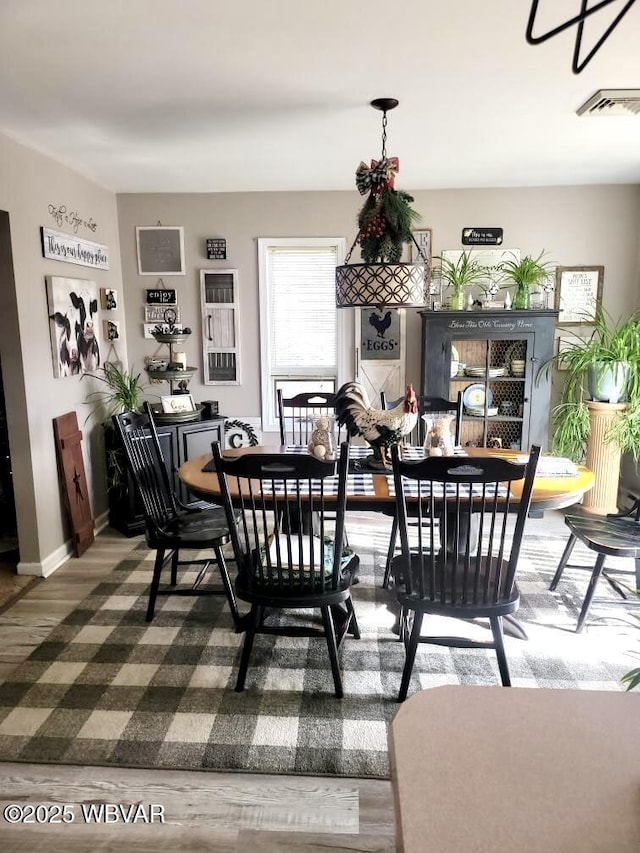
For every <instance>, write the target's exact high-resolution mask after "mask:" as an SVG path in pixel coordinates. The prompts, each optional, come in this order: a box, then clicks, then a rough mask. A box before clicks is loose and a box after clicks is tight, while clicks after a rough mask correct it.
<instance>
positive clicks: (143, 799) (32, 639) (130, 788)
mask: <svg viewBox="0 0 640 853" xmlns="http://www.w3.org/2000/svg"><path fill="white" fill-rule="evenodd" d="M385 523H386V521H385ZM140 541H141V539H139V538H132V539H127V538H125V537H124V536H121V535H120V534H118V533H116V532H115V531H113V530H111V529H107V530H106V531H104V532H102V533H101V534H100V535H99V536H98V537H97V538H96V541H95V543H94V544H93V545H92V546H91V548H89V550H88V551H87V552H86V553H85V554H84V555H83V556H82V557H80V558H78V559H73V560H69V561H68V562H67V563H65V565H64V566H62V567H61V568H60V569H58V570H57V571H56V572H55V573H54V574H53V575H51V576H50V577H49V578H47V580H46V581H43V582H42V583H39V584H37V585H36V586H34V587H33V588H31V589H29V590H28V591H27V593H26V594H25V595H24V597H22V598H21V599H19V600H18V601H17V602H16V603H15V604H14V605H13V606H12V607H11V608H9V609H8V610H6V611H5V612H4V613H2V614H0V682H1V681H2V680H4V679H5V678H6V677H7V676H8V675H9V673H10V672H11V671H12V670H13V669H14V667H16V666H18V665H19V664H20V663H21V662H22V661H23V660H25V659H26V657H27V656H28V655H29V654H30V653H31V651H32V650H33V649H34V648H35V647H36V646H37V645H38V644H39V643H40V642H42V641H43V640H44V639H45V638H46V636H47V634H48V633H49V631H50V630H51V629H52V628H53V627H54V626H55V625H57V624H58V623H59V622H60V621H61V620H62V619H64V618H65V616H67V615H68V614H69V613H70V612H71V611H72V610H73V608H74V607H76V606H77V604H78V603H79V602H80V601H81V600H82V599H83V598H84V597H85V596H86V595H87V594H88V593H89V592H90V591H91V590H92V589H93V587H94V586H95V584H97V583H99V582H100V581H101V580H102V579H103V578H104V577H105V576H106V575H107V574H108V572H109V571H110V570H111V569H112V568H113V566H114V565H115V564H116V563H117V562H118V561H119V560H120V559H122V558H123V557H125V556H126V555H127V554H128V553H129V552H130V551H131V550H132V549H133V548H134V547H135V545H136V544H137V543H138V542H140ZM1 690H2V685H1V683H0V692H1ZM65 803H68V804H69V805H70V806H71V808H70V809H69V810H67V815H68V816H69V817H70V816H71V815H73V818H74V819H73V821H70V822H68V823H54V824H51V823H29V824H10V823H8V822H7V820H6V819H5V817H4V810H5V808H6V807H7V806H9V805H11V804H17V805H19V806H20V807H21V808H22V809H23V814H24V812H25V810H26V811H27V812H28V811H29V809H28V808H27V807H29V806H36V805H39V804H44V805H47V806H53V805H56V806H62V805H63V804H65ZM89 803H95V804H98V805H100V804H102V805H103V814H102V818H103V820H102V822H97V823H96V822H95V821H91V822H89V821H87V820H86V819H85V815H84V812H83V805H84V807H85V808H86V806H87V804H89ZM107 804H114V805H121V806H123V807H124V809H125V814H126V808H127V807H128V806H131V805H132V804H141V805H142V806H143V807H144V808H143V809H138V810H137V811H136V812H135V813H132V814H135V816H136V817H137V819H136V821H135V822H134V823H129V824H127V823H124V822H123V820H122V819H119V820H117V821H116V820H111V822H106V820H107V819H108V817H109V816H111V817H113V816H114V815H115V813H116V810H115V809H111V810H110V809H109V808H108V806H107ZM151 805H157V806H162V807H163V817H164V823H161V822H159V819H158V817H159V814H160V811H159V810H158V809H156V810H154V811H153V813H152V816H153V817H154V818H155V821H154V822H153V823H145V822H144V817H145V816H146V817H147V819H148V818H149V808H150V806H151ZM0 812H2V814H0V839H1V840H0V849H1V850H2V851H3V853H13V851H16V853H17V851H20V853H22V851H33V850H36V849H38V850H39V849H45V848H46V850H47V853H58V851H61V853H62V852H63V853H74V851H86V850H92V851H116V850H118V851H120V850H123V851H124V850H127V851H130V850H132V849H135V850H136V853H147V851H149V853H152V851H153V853H157V851H158V850H164V849H167V850H173V851H200V850H203V851H204V850H207V851H220V853H249V851H258V853H273V852H274V851H276V850H277V851H286V853H316V851H320V850H322V851H326V850H327V849H329V850H332V851H338V853H339V851H359V853H391V851H392V850H394V849H395V840H394V816H393V799H392V792H391V784H390V782H388V781H381V780H366V779H344V778H342V779H334V778H324V777H322V778H310V777H302V776H266V775H265V776H260V775H250V774H241V773H237V774H235V773H215V772H209V771H203V772H201V773H200V772H192V771H162V770H138V769H131V770H129V769H121V770H119V769H114V768H106V767H76V766H63V765H55V766H54V765H40V764H9V763H4V764H0ZM58 813H60V812H59V811H58ZM51 815H52V812H51V810H49V811H48V812H45V811H44V810H40V812H38V813H34V814H33V815H32V817H33V818H34V819H35V818H36V817H41V818H42V817H49V816H51ZM9 816H11V813H9ZM119 817H120V818H122V814H120V815H119ZM67 819H69V818H67Z"/></svg>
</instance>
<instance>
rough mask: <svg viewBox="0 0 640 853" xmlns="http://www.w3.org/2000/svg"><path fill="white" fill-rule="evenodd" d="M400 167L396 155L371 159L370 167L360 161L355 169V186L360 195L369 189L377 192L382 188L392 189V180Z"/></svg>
mask: <svg viewBox="0 0 640 853" xmlns="http://www.w3.org/2000/svg"><path fill="white" fill-rule="evenodd" d="M399 169H400V161H399V160H398V158H397V157H385V158H384V159H383V160H372V161H371V167H369V166H367V164H366V163H364V162H361V163H360V165H359V166H358V168H357V169H356V187H357V188H358V192H359V193H360V195H364V194H365V193H367V192H369V191H371V192H372V193H379V192H380V191H381V190H383V189H393V181H394V178H395V176H396V175H397V174H398V171H399Z"/></svg>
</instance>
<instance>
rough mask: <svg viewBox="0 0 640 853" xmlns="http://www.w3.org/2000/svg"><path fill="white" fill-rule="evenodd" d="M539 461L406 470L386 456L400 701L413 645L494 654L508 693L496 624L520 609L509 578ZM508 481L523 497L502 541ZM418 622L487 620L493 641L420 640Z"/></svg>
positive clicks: (427, 464)
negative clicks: (412, 516) (413, 527)
mask: <svg viewBox="0 0 640 853" xmlns="http://www.w3.org/2000/svg"><path fill="white" fill-rule="evenodd" d="M539 455H540V448H539V447H538V446H534V447H533V448H532V449H531V452H530V454H529V460H528V462H527V463H526V464H515V463H512V462H509V461H507V460H504V459H497V458H495V457H473V458H468V459H463V458H460V457H455V458H454V457H428V458H427V459H424V460H422V461H417V462H410V461H404V460H401V459H400V457H399V453H398V449H397V447H393V448H392V460H393V476H394V483H395V491H396V507H397V512H398V519H399V530H400V542H401V547H402V552H401V554H400V555H399V556H397V557H395V558H394V560H393V563H392V570H393V574H394V581H395V588H396V595H397V598H398V602H399V604H400V607H401V611H400V637H401V638H402V639H403V640H404V642H405V647H406V661H405V666H404V671H403V673H402V683H401V686H400V693H399V697H398V698H399V701H403V700H404V699H405V698H406V696H407V691H408V689H409V681H410V679H411V673H412V670H413V664H414V661H415V657H416V650H417V648H418V643H419V642H420V643H433V644H436V645H445V646H453V647H455V648H490V649H495V652H496V656H497V658H498V667H499V669H500V676H501V679H502V684H503V685H504V686H505V687H507V686H509V685H510V683H511V681H510V677H509V668H508V665H507V658H506V654H505V649H504V639H503V627H502V620H503V618H504V617H509V616H511V614H513V613H514V612H515V611H516V610H517V609H518V606H519V601H520V599H519V593H518V588H517V586H516V583H515V574H516V569H517V566H518V556H519V553H520V543H521V541H522V534H523V531H524V524H525V520H526V517H527V513H528V511H529V505H530V502H531V491H532V489H533V478H534V476H535V471H536V466H537V464H538V457H539ZM515 481H522V490H521V496H520V498H519V500H518V502H517V514H516V515H515V526H514V530H513V534H512V536H509V535H508V532H507V518H508V514H509V512H510V510H512V509H515V506H514V504H515V499H514V498H513V496H512V493H511V489H512V483H513V482H515ZM445 494H446V500H445V498H444V495H445ZM407 498H409V499H410V501H411V503H412V504H414V506H415V511H416V514H417V518H418V522H419V523H418V547H417V550H413V551H412V550H411V548H410V547H409V540H408V533H407ZM411 614H413V625H412V626H411V628H409V625H410V621H411ZM425 614H428V615H437V616H445V617H454V618H456V619H467V620H475V619H480V618H487V619H489V622H490V625H491V631H492V634H493V641H492V642H491V641H487V642H485V641H482V640H473V639H470V638H465V637H449V636H447V637H439V636H423V635H422V634H421V630H422V622H423V617H424V615H425Z"/></svg>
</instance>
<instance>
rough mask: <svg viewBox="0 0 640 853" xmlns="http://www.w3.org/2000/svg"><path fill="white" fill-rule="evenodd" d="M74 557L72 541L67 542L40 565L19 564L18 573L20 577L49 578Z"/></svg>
mask: <svg viewBox="0 0 640 853" xmlns="http://www.w3.org/2000/svg"><path fill="white" fill-rule="evenodd" d="M72 555H73V548H72V546H71V540H70V539H69V540H67V541H66V542H65V543H64V544H63V545H61V546H60V547H59V548H56V550H55V551H53V552H52V553H51V554H49V556H48V557H46V558H45V559H44V560H42V562H40V563H24V562H22V560H21V561H20V562H19V563H18V567H17V573H18V574H19V575H35V577H38V578H48V577H49V575H51V574H53V572H55V570H56V569H58V568H60V566H61V565H62V564H63V563H66V562H67V560H68V559H69V558H70V557H71V556H72Z"/></svg>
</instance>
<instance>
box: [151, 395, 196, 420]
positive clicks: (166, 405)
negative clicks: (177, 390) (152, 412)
mask: <svg viewBox="0 0 640 853" xmlns="http://www.w3.org/2000/svg"><path fill="white" fill-rule="evenodd" d="M160 400H161V402H162V411H163V412H164V413H165V414H167V415H171V414H174V413H176V412H195V410H196V407H195V403H194V402H193V397H192V396H191V394H174V395H172V396H170V397H161V398H160Z"/></svg>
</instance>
